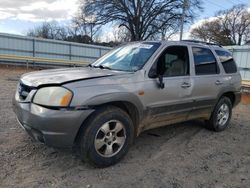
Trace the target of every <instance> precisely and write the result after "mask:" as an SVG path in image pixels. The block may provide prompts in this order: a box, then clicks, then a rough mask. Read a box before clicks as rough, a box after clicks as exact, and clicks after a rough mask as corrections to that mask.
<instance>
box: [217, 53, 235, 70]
mask: <svg viewBox="0 0 250 188" xmlns="http://www.w3.org/2000/svg"><path fill="white" fill-rule="evenodd" d="M215 52H216V54H217V55H218V56H219V59H220V62H221V64H222V66H223V68H224V70H225V72H226V73H236V72H237V66H236V63H235V61H234V59H233V57H232V55H231V54H230V53H229V52H226V51H222V50H215Z"/></svg>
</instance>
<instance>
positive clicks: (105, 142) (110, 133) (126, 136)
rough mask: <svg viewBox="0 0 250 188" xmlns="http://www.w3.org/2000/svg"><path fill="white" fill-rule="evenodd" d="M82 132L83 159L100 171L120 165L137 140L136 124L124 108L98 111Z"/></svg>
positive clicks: (107, 108) (81, 147)
mask: <svg viewBox="0 0 250 188" xmlns="http://www.w3.org/2000/svg"><path fill="white" fill-rule="evenodd" d="M85 126H86V128H85V129H84V130H82V132H81V140H80V151H81V157H82V158H83V159H84V160H85V161H87V162H89V163H91V164H93V165H94V166H97V167H107V166H110V165H113V164H115V163H117V162H118V161H120V160H121V159H122V157H123V156H125V154H126V153H127V152H128V149H129V146H130V145H131V143H132V141H133V137H134V131H133V123H132V121H131V119H130V117H129V115H128V114H127V113H126V112H124V111H123V110H121V109H120V108H117V107H113V106H108V107H102V108H100V109H97V111H96V112H95V113H94V114H93V115H92V116H91V117H90V118H89V119H88V120H87V122H86V125H85Z"/></svg>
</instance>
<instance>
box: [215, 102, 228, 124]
mask: <svg viewBox="0 0 250 188" xmlns="http://www.w3.org/2000/svg"><path fill="white" fill-rule="evenodd" d="M228 118H229V107H228V105H227V104H225V103H224V104H222V105H221V107H220V108H219V110H218V113H217V122H218V124H219V125H220V126H224V125H225V124H226V122H227V120H228Z"/></svg>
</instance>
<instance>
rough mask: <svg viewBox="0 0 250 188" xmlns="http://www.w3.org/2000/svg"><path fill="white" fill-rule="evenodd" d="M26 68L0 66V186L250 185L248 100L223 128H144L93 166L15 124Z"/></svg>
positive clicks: (194, 124)
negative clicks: (125, 147)
mask: <svg viewBox="0 0 250 188" xmlns="http://www.w3.org/2000/svg"><path fill="white" fill-rule="evenodd" d="M24 72H25V70H24V69H14V68H9V69H7V68H3V67H0V106H1V109H0V187H52V186H54V187H173V188H177V187H191V188H195V187H250V105H246V104H241V105H239V106H238V107H237V108H236V109H234V114H233V117H232V121H231V125H230V127H229V128H228V129H227V130H225V131H224V132H220V133H215V132H211V131H209V130H207V129H205V128H204V124H203V123H202V122H200V121H192V122H187V123H183V124H178V125H171V126H167V127H164V128H160V129H156V130H151V131H148V132H145V133H143V134H142V135H141V136H140V137H139V138H137V139H136V143H135V144H134V146H133V147H132V148H131V149H130V151H129V153H128V155H127V156H126V157H125V158H124V159H123V160H122V161H121V162H120V163H119V164H117V165H115V166H113V167H109V168H105V169H96V168H93V167H91V166H89V165H88V164H85V163H83V162H82V161H80V160H79V158H78V157H77V154H75V153H72V152H71V151H68V150H58V149H53V148H48V147H46V146H44V145H41V144H38V143H34V142H33V141H32V140H31V139H30V138H29V137H28V136H27V134H26V133H25V132H24V131H23V130H22V129H21V128H20V127H19V125H18V124H17V122H16V119H15V115H14V113H13V112H12V108H11V98H12V96H13V94H14V90H15V87H16V83H17V78H18V77H19V76H20V75H21V74H22V73H24Z"/></svg>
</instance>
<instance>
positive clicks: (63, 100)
mask: <svg viewBox="0 0 250 188" xmlns="http://www.w3.org/2000/svg"><path fill="white" fill-rule="evenodd" d="M72 97H73V93H72V92H71V91H70V90H68V89H66V88H64V87H58V86H55V87H54V86H53V87H44V88H41V89H39V90H38V91H37V92H36V94H35V96H34V98H33V103H35V104H40V105H44V106H51V107H67V106H69V104H70V102H71V99H72Z"/></svg>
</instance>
